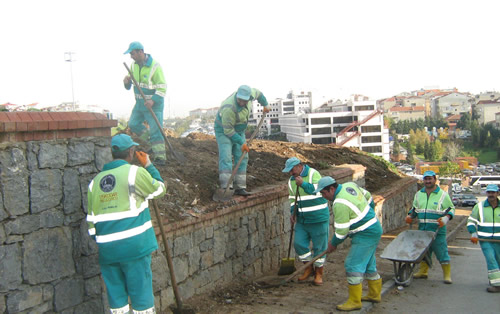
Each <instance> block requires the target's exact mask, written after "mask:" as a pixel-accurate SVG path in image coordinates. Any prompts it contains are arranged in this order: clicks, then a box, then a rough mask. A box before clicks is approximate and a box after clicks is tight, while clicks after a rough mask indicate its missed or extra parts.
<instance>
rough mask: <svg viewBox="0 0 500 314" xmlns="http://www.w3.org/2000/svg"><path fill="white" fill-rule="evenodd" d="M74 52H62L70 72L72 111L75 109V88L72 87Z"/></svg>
mask: <svg viewBox="0 0 500 314" xmlns="http://www.w3.org/2000/svg"><path fill="white" fill-rule="evenodd" d="M74 54H75V53H74V52H65V53H64V61H66V62H69V71H70V73H71V96H72V100H73V101H72V106H73V111H75V110H76V108H75V90H74V88H73V61H76V60H73V55H74Z"/></svg>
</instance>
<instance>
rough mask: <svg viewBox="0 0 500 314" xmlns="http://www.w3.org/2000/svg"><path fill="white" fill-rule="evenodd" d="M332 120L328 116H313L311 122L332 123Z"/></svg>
mask: <svg viewBox="0 0 500 314" xmlns="http://www.w3.org/2000/svg"><path fill="white" fill-rule="evenodd" d="M331 123H332V120H331V119H330V118H329V117H328V118H311V124H313V125H314V124H331Z"/></svg>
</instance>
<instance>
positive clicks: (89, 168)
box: [78, 164, 97, 175]
mask: <svg viewBox="0 0 500 314" xmlns="http://www.w3.org/2000/svg"><path fill="white" fill-rule="evenodd" d="M78 173H79V174H94V175H95V174H97V168H96V167H95V165H94V164H87V165H82V166H79V167H78Z"/></svg>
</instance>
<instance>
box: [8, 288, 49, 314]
mask: <svg viewBox="0 0 500 314" xmlns="http://www.w3.org/2000/svg"><path fill="white" fill-rule="evenodd" d="M42 303H43V293H42V288H41V287H37V286H23V287H22V288H21V291H14V292H11V293H9V295H8V296H7V311H8V312H9V313H17V312H21V311H24V310H26V309H29V308H32V307H35V306H37V305H40V304H42Z"/></svg>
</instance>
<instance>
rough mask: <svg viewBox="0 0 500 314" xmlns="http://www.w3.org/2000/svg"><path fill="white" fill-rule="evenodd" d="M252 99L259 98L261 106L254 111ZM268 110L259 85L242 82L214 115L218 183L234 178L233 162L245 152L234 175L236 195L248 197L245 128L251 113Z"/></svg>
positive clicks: (221, 185)
mask: <svg viewBox="0 0 500 314" xmlns="http://www.w3.org/2000/svg"><path fill="white" fill-rule="evenodd" d="M253 100H257V101H258V103H259V104H260V105H261V106H262V109H258V110H256V111H252V103H253ZM260 111H261V114H257V116H258V117H260V116H262V114H264V113H268V112H269V104H268V102H267V99H266V97H265V96H264V94H263V93H262V92H261V91H259V90H258V89H256V88H251V87H250V86H248V85H241V86H240V87H239V88H238V90H237V91H236V92H234V93H232V94H231V95H230V96H229V97H228V98H226V100H224V101H223V102H222V104H221V106H220V108H219V111H218V112H217V115H216V117H215V124H214V129H215V138H216V140H217V146H218V148H219V186H220V188H222V189H225V188H226V187H227V185H228V184H232V182H229V179H230V178H231V173H232V172H233V159H234V164H236V163H237V162H238V160H239V159H240V158H241V156H242V154H245V155H244V157H243V159H242V162H241V164H240V166H239V167H238V169H236V174H235V176H234V185H233V186H234V194H236V195H242V196H247V195H250V193H248V192H247V190H246V188H247V183H246V182H247V179H246V178H247V165H248V154H247V153H248V152H250V149H249V148H248V145H247V144H246V140H245V131H246V129H247V127H248V120H249V118H250V114H251V113H252V112H253V113H254V118H257V116H256V113H257V112H260Z"/></svg>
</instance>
